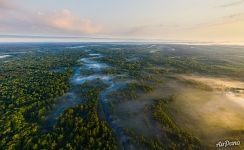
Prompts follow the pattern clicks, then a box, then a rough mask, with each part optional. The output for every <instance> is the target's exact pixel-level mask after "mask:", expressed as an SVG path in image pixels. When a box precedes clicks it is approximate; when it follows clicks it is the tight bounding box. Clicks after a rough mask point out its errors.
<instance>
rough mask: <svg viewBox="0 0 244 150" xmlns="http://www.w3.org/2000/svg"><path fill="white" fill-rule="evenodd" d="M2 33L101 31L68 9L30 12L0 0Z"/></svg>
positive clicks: (97, 26)
mask: <svg viewBox="0 0 244 150" xmlns="http://www.w3.org/2000/svg"><path fill="white" fill-rule="evenodd" d="M0 20H1V21H0V32H1V33H2V34H16V33H17V34H60V35H62V34H66V35H67V34H70V35H71V34H72V35H89V34H94V33H99V32H102V31H103V27H102V26H101V25H97V24H94V23H93V22H92V21H91V20H89V19H81V18H80V17H78V16H76V15H74V14H72V13H71V11H69V10H68V9H63V10H59V11H45V12H42V11H37V12H32V11H28V10H23V9H21V8H18V7H15V6H14V5H12V4H11V3H9V2H7V1H5V0H0Z"/></svg>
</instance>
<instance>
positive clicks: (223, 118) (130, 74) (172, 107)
mask: <svg viewBox="0 0 244 150" xmlns="http://www.w3.org/2000/svg"><path fill="white" fill-rule="evenodd" d="M12 48H13V49H14V50H12ZM12 48H11V47H7V48H4V49H3V48H2V52H1V55H0V59H1V60H3V61H0V81H1V82H0V91H1V92H0V94H1V95H0V96H1V97H0V108H1V112H0V113H1V115H0V116H1V117H0V121H1V125H0V127H1V128H0V131H1V132H0V133H4V135H3V138H4V140H3V141H1V140H0V146H1V144H2V143H4V142H7V144H11V143H18V141H23V142H26V143H24V144H23V145H26V146H29V145H31V144H27V143H32V147H35V146H36V145H42V144H44V145H45V144H47V145H48V146H50V145H53V146H54V147H55V146H56V148H57V149H59V148H60V145H61V146H64V145H65V146H67V147H70V146H71V147H75V148H76V149H78V148H80V147H86V146H88V145H89V143H90V145H92V146H94V145H95V146H99V145H100V146H105V145H107V146H111V144H112V143H114V145H113V144H112V145H113V146H114V147H113V148H114V149H116V148H117V149H126V150H137V149H142V150H144V149H145V150H147V149H194V150H195V149H200V150H202V149H216V144H217V143H219V142H220V141H225V140H229V141H236V142H240V143H241V144H240V145H235V147H231V148H233V149H238V150H241V149H243V148H244V146H243V145H242V143H243V139H244V111H243V109H244V78H243V77H244V59H243V57H244V51H243V50H244V47H241V46H214V45H213V46H211V45H204V46H203V45H173V44H145V43H139V44H126V43H124V44H119V43H96V44H89V43H86V44H77V43H76V44H75V43H73V44H69V43H63V44H60V45H59V44H53V45H52V44H51V45H49V44H43V45H38V44H37V45H32V47H29V46H28V45H23V47H20V48H18V46H16V47H12ZM25 49H27V50H25ZM2 116H3V117H2ZM16 119H17V120H16ZM13 124H14V125H15V126H16V128H12V126H13ZM15 126H13V127H15ZM16 129H18V130H16ZM27 131H28V132H27ZM22 132H23V133H22ZM29 132H30V134H29V135H26V134H27V133H29ZM22 135H25V136H22ZM0 136H2V135H0ZM18 137H21V138H20V139H17V140H16V138H18ZM30 139H31V140H30ZM108 139H109V142H110V143H109V144H110V145H108ZM42 140H43V141H42ZM16 141H17V142H16ZM60 141H61V142H60ZM97 141H99V142H97ZM95 142H97V144H94V143H95ZM33 143H34V144H33ZM36 143H38V144H36ZM57 143H59V144H57ZM60 143H61V144H60ZM77 143H78V144H77ZM91 143H93V144H91ZM7 144H6V143H5V144H3V145H4V148H7V147H8V145H7ZM33 145H34V146H33ZM90 145H89V146H90ZM42 146H43V145H42ZM0 149H1V148H0ZM94 149H96V148H94Z"/></svg>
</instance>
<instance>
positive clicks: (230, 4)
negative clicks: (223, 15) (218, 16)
mask: <svg viewBox="0 0 244 150" xmlns="http://www.w3.org/2000/svg"><path fill="white" fill-rule="evenodd" d="M243 3H244V0H238V1H234V2H231V3H228V4H224V5H221V6H220V7H232V6H237V5H241V4H243Z"/></svg>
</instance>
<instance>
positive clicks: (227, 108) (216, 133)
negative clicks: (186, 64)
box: [169, 76, 244, 144]
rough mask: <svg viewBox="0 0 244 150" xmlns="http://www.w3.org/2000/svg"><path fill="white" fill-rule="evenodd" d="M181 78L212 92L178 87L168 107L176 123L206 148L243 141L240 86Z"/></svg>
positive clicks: (243, 103)
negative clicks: (224, 140)
mask: <svg viewBox="0 0 244 150" xmlns="http://www.w3.org/2000/svg"><path fill="white" fill-rule="evenodd" d="M181 78H183V79H186V80H193V81H195V82H200V84H203V85H206V86H209V88H212V90H210V91H206V90H202V89H197V88H191V87H180V86H179V87H178V88H177V90H178V92H177V96H176V99H175V101H173V102H172V103H170V104H169V108H170V111H171V114H172V116H173V117H174V118H175V120H176V122H177V123H179V124H180V125H182V126H183V127H184V128H185V129H187V130H188V131H190V132H192V133H193V134H196V135H197V136H198V137H199V138H200V139H202V140H203V141H204V142H205V143H208V144H209V143H211V144H214V143H217V142H218V141H219V140H223V139H225V138H227V139H228V138H230V137H233V138H234V137H235V136H236V137H238V136H242V137H243V133H242V131H243V130H244V111H243V110H244V93H243V90H244V82H240V81H233V80H229V79H222V78H211V77H203V76H182V77H181ZM238 132H239V133H238Z"/></svg>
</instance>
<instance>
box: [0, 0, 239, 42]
mask: <svg viewBox="0 0 244 150" xmlns="http://www.w3.org/2000/svg"><path fill="white" fill-rule="evenodd" d="M55 40H56V41H65V42H70V41H80V42H82V41H157V42H214V43H244V0H180V1H179V0H89V1H88V0H41V1H37V0H0V42H29V41H32V42H35V41H55Z"/></svg>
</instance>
